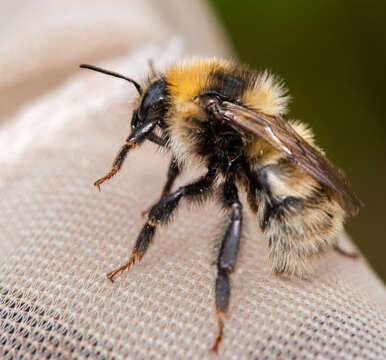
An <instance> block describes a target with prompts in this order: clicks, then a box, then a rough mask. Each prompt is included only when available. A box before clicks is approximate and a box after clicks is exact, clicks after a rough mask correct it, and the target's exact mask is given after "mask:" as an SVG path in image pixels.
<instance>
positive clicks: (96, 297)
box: [0, 1, 386, 359]
mask: <svg viewBox="0 0 386 360" xmlns="http://www.w3.org/2000/svg"><path fill="white" fill-rule="evenodd" d="M134 3H137V2H134V1H133V4H134ZM138 3H139V2H138ZM170 3H171V2H170ZM119 6H121V8H120V7H119ZM119 6H118V8H117V9H115V10H114V11H117V12H118V13H121V12H122V11H123V8H124V6H125V5H122V4H120V5H119ZM133 6H134V5H133ZM136 6H137V5H136ZM138 6H139V5H138ZM186 6H187V8H189V6H188V5H186ZM191 6H193V7H195V6H196V5H191ZM149 8H151V9H152V11H153V14H158V15H152V16H154V19H157V18H158V22H162V23H163V24H168V26H165V28H167V29H169V30H168V31H169V33H170V34H171V33H172V32H173V31H172V30H173V28H174V29H177V25H176V24H175V22H173V21H171V20H170V19H172V18H173V17H172V15H171V14H170V13H168V12H167V11H164V12H160V9H159V7H157V6H156V5H154V6H150V2H149ZM82 9H83V11H85V10H84V8H81V7H80V8H79V11H81V10H82ZM26 11H30V10H28V9H27V10H26ZM111 11H112V12H113V10H111ZM199 11H203V13H205V12H204V10H202V9H201V10H199ZM101 12H103V11H101ZM159 14H160V15H159ZM111 16H112V15H111ZM131 16H132V17H135V16H134V15H131ZM149 16H150V15H149ZM185 16H186V17H188V16H189V11H187V12H186V14H185ZM94 20H95V19H94ZM169 20H170V21H169ZM82 21H85V22H86V23H87V24H89V23H90V22H92V20H90V19H88V20H87V17H84V18H82ZM168 21H169V22H168ZM122 23H124V21H122ZM140 24H143V23H140ZM103 26H104V25H102V26H101V27H102V28H103ZM122 26H123V25H122ZM137 26H139V25H138V24H137ZM142 26H143V25H142ZM152 26H153V30H155V29H157V26H158V25H157V22H155V23H154V24H152ZM206 26H209V25H205V26H203V28H206ZM96 27H98V26H97V25H96ZM51 29H52V27H51ZM98 29H99V27H98ZM138 31H139V29H138ZM146 31H147V30H146V29H145V30H144V32H146ZM168 31H165V34H166V33H168ZM186 31H187V35H186V37H185V38H184V37H183V36H182V37H181V36H180V39H175V40H170V41H167V42H163V44H162V45H155V44H154V43H153V44H150V43H149V42H145V43H144V42H143V41H141V45H140V44H139V43H138V42H135V43H136V44H137V45H136V46H135V50H131V51H130V52H129V53H128V55H125V56H122V57H120V58H116V59H114V60H109V61H108V62H105V63H103V64H102V65H103V66H105V67H108V68H110V69H114V70H118V71H121V72H124V73H126V74H128V75H129V76H132V77H133V78H135V79H141V78H143V77H144V76H145V74H146V73H147V71H148V66H147V61H148V59H149V58H152V59H154V62H155V65H156V67H157V69H160V70H161V69H162V68H163V67H164V66H166V64H167V63H169V62H170V61H173V59H176V58H178V57H180V56H182V55H183V54H184V53H185V52H186V51H187V50H184V47H183V43H184V39H189V38H191V34H192V33H191V32H189V29H187V30H186ZM96 33H97V34H100V33H102V31H100V32H99V31H97V32H96ZM117 33H118V32H117ZM114 34H115V33H114ZM149 34H150V32H149ZM15 36H16V35H15ZM52 36H53V35H52ZM150 36H151V35H149V37H150ZM167 37H168V35H165V38H163V39H158V38H156V40H160V41H161V40H162V41H164V40H165V39H166V38H167ZM53 38H54V36H53ZM181 39H182V40H181ZM149 40H150V39H149ZM18 41H22V40H18ZM94 41H95V38H94V39H93V41H92V42H91V43H94ZM218 41H219V38H217V39H216V41H214V40H207V41H206V45H205V46H203V47H202V52H205V51H207V50H206V49H208V48H209V45H210V44H212V45H213V54H221V53H222V52H223V51H224V50H223V49H224V48H225V47H224V48H222V47H221V46H220V47H217V46H216V44H217V43H218ZM185 44H187V45H186V46H187V47H185V49H186V48H187V49H190V50H191V49H192V48H194V47H191V42H190V41H186V40H185ZM197 44H198V43H197ZM15 46H16V45H15ZM67 46H68V44H67ZM84 46H85V48H86V49H83V50H84V52H85V54H86V53H87V51H86V50H87V44H85V45H84ZM125 46H126V45H125V44H120V45H119V51H122V50H121V49H123V48H124V47H125ZM197 46H198V45H197ZM18 51H22V50H18ZM78 51H81V49H80V48H79V49H78ZM51 55H52V54H51ZM51 55H50V56H51ZM113 55H114V54H113ZM9 56H10V55H9ZM50 56H48V59H49V60H47V61H48V62H49V61H51V60H50V59H51V57H50ZM77 57H78V55H76V56H75V58H76V61H74V63H73V64H72V65H73V66H77V63H78V60H77ZM0 58H1V57H0ZM44 59H45V58H44V57H42V66H43V65H44V64H45V63H44V61H45V60H44ZM71 59H73V58H71V57H69V59H68V60H67V61H66V64H67V65H66V66H68V62H71V61H73V60H71ZM3 64H5V62H3ZM8 64H11V62H9V63H8ZM9 66H11V65H9ZM12 66H16V65H12ZM28 71H29V70H28V69H27V70H25V72H24V73H23V74H24V75H25V76H27V75H28ZM80 72H81V71H80V70H79V74H77V75H74V76H72V77H71V78H70V79H69V80H68V81H67V83H65V84H63V85H61V86H60V87H58V88H57V89H55V90H51V91H49V92H47V93H46V94H44V95H41V96H40V97H38V98H36V99H34V100H33V101H31V102H30V103H29V104H25V105H24V107H23V108H22V109H21V110H20V111H19V112H18V113H17V114H14V115H13V116H12V117H11V116H10V117H7V118H6V119H5V120H3V123H2V126H1V127H0V163H1V166H2V172H1V175H0V176H1V177H0V180H1V181H0V209H1V217H0V229H1V231H0V255H1V260H0V274H1V277H0V357H2V358H5V359H7V358H8V359H21V358H23V359H35V358H36V359H44V358H47V359H48V358H62V359H86V358H92V359H206V358H216V355H214V354H212V353H210V352H209V349H210V347H211V345H212V344H213V341H214V339H215V336H216V332H217V323H216V316H215V311H214V291H213V290H214V267H213V265H211V262H212V260H213V243H214V240H215V239H216V237H217V234H218V233H221V232H222V231H223V229H222V224H223V213H222V212H221V211H220V210H219V207H218V206H217V204H216V203H215V202H210V203H208V204H205V205H204V206H202V207H201V208H199V209H198V208H196V207H194V208H190V207H189V206H186V205H185V204H182V206H181V209H180V211H179V212H178V214H177V216H176V217H175V220H174V222H173V223H172V224H171V225H170V226H169V227H168V228H162V229H161V230H160V231H159V232H158V233H157V235H156V238H155V242H154V244H153V246H152V247H151V248H150V250H149V251H148V253H147V254H146V256H145V257H144V259H143V261H142V262H141V263H140V264H139V265H136V266H135V267H133V268H132V269H131V271H130V272H124V273H123V274H122V275H121V276H120V277H118V278H117V280H116V281H115V282H114V283H113V284H112V283H110V282H109V281H108V280H107V279H106V277H105V274H106V272H107V271H109V270H112V269H113V268H115V267H116V266H117V265H119V264H120V263H122V262H123V261H125V260H126V259H127V257H128V255H129V251H130V250H131V247H132V246H133V244H134V241H135V239H136V237H137V234H138V232H139V230H140V228H141V226H142V225H143V222H144V219H143V218H142V217H141V215H140V212H141V210H144V209H145V208H146V207H147V206H148V205H150V204H151V203H152V202H153V201H154V200H155V199H157V197H158V196H159V193H160V190H161V188H162V185H163V183H164V181H165V177H166V167H167V163H168V156H165V154H161V153H159V152H157V151H156V148H155V146H154V145H152V144H144V145H143V146H142V147H141V148H139V149H137V150H135V151H133V152H132V153H130V155H129V157H128V158H127V160H126V163H125V165H124V167H123V170H122V171H121V173H120V174H119V175H118V176H116V177H115V178H113V179H112V180H111V181H109V182H108V183H106V184H104V185H103V187H102V192H101V193H99V192H98V191H97V190H96V188H94V187H93V186H92V183H93V181H94V180H95V179H96V178H98V177H100V176H101V175H103V174H104V173H105V172H106V170H108V169H109V167H110V164H111V161H112V159H113V157H114V155H115V154H116V151H117V150H118V148H119V146H120V145H121V142H122V141H123V140H124V139H125V137H126V136H127V134H128V121H129V119H130V116H131V109H130V107H129V106H128V102H129V100H130V98H131V96H132V95H133V94H134V89H133V88H132V87H130V86H129V85H128V84H127V83H125V82H123V81H119V80H117V79H113V78H109V77H105V76H102V75H100V74H96V73H86V72H85V71H84V70H82V73H80ZM26 74H27V75H26ZM12 76H13V75H12ZM6 79H7V80H6V81H7V82H8V83H7V84H8V85H7V84H6V83H5V82H4V83H3V88H4V89H6V88H7V87H8V88H9V86H10V85H9V84H11V83H15V82H16V83H17V82H18V81H19V80H20V78H18V79H16V80H15V79H13V78H11V77H10V76H8V77H7V78H6ZM7 112H8V113H9V109H7ZM197 171H198V170H197V169H196V170H194V171H191V172H190V171H188V173H187V174H186V175H184V176H183V177H182V178H181V179H180V180H179V181H178V183H179V184H181V183H185V182H186V181H188V180H189V179H191V178H192V177H194V173H195V174H197ZM245 208H247V206H246V207H245ZM341 243H342V246H344V247H345V248H348V249H350V248H352V245H351V242H350V241H349V240H348V239H347V238H346V236H345V235H342V238H341ZM266 245H267V244H266V243H265V242H264V240H263V239H262V237H261V234H260V232H259V230H258V226H257V222H256V220H255V219H254V218H253V217H252V216H251V214H250V213H247V221H246V231H245V235H244V238H243V246H242V249H241V254H240V257H239V262H238V266H237V269H236V271H235V273H234V274H233V275H232V285H233V287H232V297H231V303H230V311H229V315H228V317H227V319H226V323H225V335H224V339H223V342H222V344H221V346H220V349H219V355H218V356H217V358H222V359H355V358H358V359H384V358H385V353H386V349H385V339H384V336H385V332H386V331H385V330H386V323H385V318H386V312H385V305H386V293H385V289H384V286H383V285H382V284H381V282H380V281H379V280H378V278H377V277H376V275H375V274H374V273H373V272H372V271H371V269H370V268H369V266H368V265H367V264H366V262H365V260H364V259H359V260H356V261H354V260H350V259H346V258H343V257H341V256H340V255H338V254H336V253H334V252H330V253H328V254H326V256H325V257H324V258H323V259H321V260H320V261H319V262H318V263H317V264H316V265H315V271H314V276H312V277H311V278H310V279H309V280H303V281H300V280H297V281H294V280H291V281H290V280H284V279H281V278H279V277H276V276H274V275H272V274H271V272H270V266H269V263H268V259H267V250H266Z"/></svg>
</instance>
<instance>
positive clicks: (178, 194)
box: [107, 169, 216, 281]
mask: <svg viewBox="0 0 386 360" xmlns="http://www.w3.org/2000/svg"><path fill="white" fill-rule="evenodd" d="M215 174H216V169H209V170H208V173H207V174H206V175H205V176H203V177H201V178H200V179H199V180H197V181H195V182H193V183H191V184H189V185H186V186H183V187H181V188H179V189H178V190H177V191H175V192H173V193H171V194H169V195H167V196H165V197H163V198H162V199H161V200H159V201H158V202H157V203H156V204H155V205H154V206H153V207H152V208H151V209H150V212H149V215H148V220H147V222H146V224H145V225H144V226H143V228H142V230H141V232H140V233H139V235H138V238H137V241H136V243H135V246H134V249H133V251H132V253H131V256H130V258H129V260H128V261H127V262H126V263H125V264H123V265H122V266H120V267H119V268H117V269H115V270H113V271H111V272H109V273H108V274H107V278H108V279H109V280H111V281H113V279H114V277H115V276H116V275H117V274H119V273H120V272H122V271H123V270H126V269H129V268H130V267H131V266H132V265H134V263H135V262H136V261H140V260H141V259H142V257H143V256H144V255H145V253H146V251H147V249H148V248H149V245H150V244H151V243H152V241H153V237H154V234H155V232H156V228H157V226H158V225H159V224H165V223H167V222H168V221H169V220H170V217H171V215H172V214H173V212H174V210H175V209H176V208H177V206H178V204H179V202H180V200H181V198H182V197H187V198H192V199H193V198H196V197H203V196H205V195H207V194H208V191H209V190H210V188H211V187H212V184H213V181H214V179H215Z"/></svg>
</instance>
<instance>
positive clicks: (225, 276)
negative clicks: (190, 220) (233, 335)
mask: <svg viewBox="0 0 386 360" xmlns="http://www.w3.org/2000/svg"><path fill="white" fill-rule="evenodd" d="M224 202H225V206H226V207H228V208H230V209H231V219H230V222H229V224H228V227H227V229H226V231H225V235H224V238H223V240H222V243H221V247H220V252H219V255H218V259H217V277H216V289H215V294H216V314H217V322H218V335H217V338H216V340H215V343H214V345H213V347H212V351H214V352H217V350H218V347H219V345H220V343H221V340H222V337H223V332H224V331H223V329H224V317H225V315H226V312H227V310H228V307H229V298H230V293H231V287H230V280H229V275H230V274H231V273H232V272H233V270H234V267H235V265H236V260H237V254H238V250H239V244H240V236H241V225H242V206H241V203H240V201H239V198H238V194H237V188H236V185H235V183H234V179H233V176H229V177H228V178H227V180H226V181H225V184H224Z"/></svg>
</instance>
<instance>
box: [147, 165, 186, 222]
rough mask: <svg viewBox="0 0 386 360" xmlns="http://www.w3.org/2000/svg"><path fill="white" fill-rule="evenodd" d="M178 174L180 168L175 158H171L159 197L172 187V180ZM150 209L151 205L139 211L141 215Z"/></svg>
mask: <svg viewBox="0 0 386 360" xmlns="http://www.w3.org/2000/svg"><path fill="white" fill-rule="evenodd" d="M179 174H180V168H179V166H178V163H177V160H176V159H175V158H172V160H171V162H170V165H169V170H168V175H167V181H166V183H165V185H164V187H163V190H162V193H161V199H162V198H163V197H165V196H166V195H167V194H169V192H170V190H171V188H172V187H173V184H174V181H175V180H176V178H177V176H178V175H179ZM150 209H151V206H150V207H149V208H148V209H146V210H144V211H142V213H141V214H142V216H146V215H147V214H148V213H149V211H150Z"/></svg>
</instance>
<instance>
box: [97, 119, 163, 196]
mask: <svg viewBox="0 0 386 360" xmlns="http://www.w3.org/2000/svg"><path fill="white" fill-rule="evenodd" d="M157 121H158V120H156V119H154V120H150V121H147V122H145V123H143V124H142V125H141V126H138V127H137V128H135V129H134V130H133V132H132V133H131V135H130V136H129V137H128V138H127V139H126V143H125V144H124V145H122V146H121V148H120V150H119V152H118V154H117V156H116V157H115V159H114V162H113V165H112V167H111V170H110V171H109V172H108V173H107V174H106V175H105V176H103V177H102V178H100V179H99V180H97V181H95V183H94V185H95V186H97V187H98V189H99V191H100V189H101V184H102V183H104V182H105V181H106V180H108V179H110V178H112V177H113V176H114V175H115V174H116V173H117V172H118V171H119V170H120V169H121V167H122V164H123V162H124V161H125V159H126V156H127V154H128V152H129V150H131V149H132V148H134V147H135V146H136V145H137V144H138V143H139V142H141V141H142V140H144V139H145V138H146V137H147V136H149V135H150V134H151V132H152V131H153V129H154V128H155V126H156V125H157Z"/></svg>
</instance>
